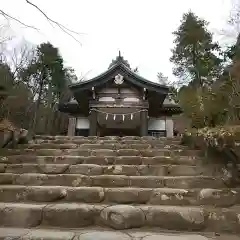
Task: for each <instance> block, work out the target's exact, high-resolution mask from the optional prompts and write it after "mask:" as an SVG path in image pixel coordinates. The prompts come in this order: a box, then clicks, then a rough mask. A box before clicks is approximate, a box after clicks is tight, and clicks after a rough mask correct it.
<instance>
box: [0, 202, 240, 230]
mask: <svg viewBox="0 0 240 240" xmlns="http://www.w3.org/2000/svg"><path fill="white" fill-rule="evenodd" d="M239 214H240V208H239V207H233V208H224V209H221V208H211V207H182V206H177V207H176V206H175V207H173V206H151V205H150V206H149V205H136V206H132V205H107V204H105V205H99V204H94V205H92V204H78V203H58V204H23V203H0V226H1V227H19V228H32V227H38V226H41V227H47V228H48V227H57V228H81V227H88V226H106V227H109V228H112V229H118V230H123V229H131V228H141V227H144V226H145V227H158V228H161V229H168V230H182V231H184V230H187V231H214V232H231V233H234V232H240V228H239Z"/></svg>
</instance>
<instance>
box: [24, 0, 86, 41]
mask: <svg viewBox="0 0 240 240" xmlns="http://www.w3.org/2000/svg"><path fill="white" fill-rule="evenodd" d="M26 2H27V3H28V4H30V5H32V6H33V7H35V8H36V9H37V10H38V11H39V12H41V13H42V14H43V16H44V17H45V18H46V19H47V20H48V21H49V22H50V24H51V25H52V23H54V24H55V25H57V26H58V27H59V28H60V29H61V30H62V31H63V32H64V33H66V34H67V35H69V36H70V37H72V38H73V39H74V40H75V41H77V42H78V43H80V44H81V42H80V41H79V40H78V39H77V38H75V37H74V36H73V35H72V34H71V33H74V34H78V35H81V34H82V33H78V32H75V31H73V30H71V29H69V28H67V27H66V26H64V25H62V24H61V23H59V22H57V21H55V20H53V19H51V18H49V17H48V15H47V14H46V13H45V12H44V11H43V10H42V9H40V8H39V7H38V6H37V5H36V4H34V3H32V2H30V1H28V0H26ZM52 26H53V25H52ZM81 45H82V44H81Z"/></svg>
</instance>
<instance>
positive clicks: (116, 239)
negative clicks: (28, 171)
mask: <svg viewBox="0 0 240 240" xmlns="http://www.w3.org/2000/svg"><path fill="white" fill-rule="evenodd" d="M239 238H240V237H239V236H237V235H235V234H226V233H222V234H214V233H212V232H210V233H208V232H207V233H205V232H202V233H186V232H177V233H176V232H170V231H165V232H164V231H161V232H159V231H157V230H156V229H154V228H145V229H143V230H142V229H140V230H139V231H138V230H136V229H134V230H124V231H119V230H118V231H114V230H111V229H109V228H103V227H99V228H89V227H88V228H86V227H85V228H78V229H65V230H61V229H55V228H52V229H49V228H32V229H29V228H8V227H5V228H0V239H2V240H10V239H21V240H213V239H214V240H226V239H228V240H239Z"/></svg>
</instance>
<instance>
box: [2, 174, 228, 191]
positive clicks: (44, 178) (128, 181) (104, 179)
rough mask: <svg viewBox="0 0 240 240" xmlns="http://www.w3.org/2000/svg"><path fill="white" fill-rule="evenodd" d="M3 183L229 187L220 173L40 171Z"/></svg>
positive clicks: (5, 176) (4, 179) (8, 176)
mask: <svg viewBox="0 0 240 240" xmlns="http://www.w3.org/2000/svg"><path fill="white" fill-rule="evenodd" d="M0 184H1V185H5V184H16V185H26V186H42V185H44V186H73V187H80V186H86V187H92V186H96V187H98V186H99V187H140V188H161V187H168V188H188V189H189V188H222V187H225V184H224V182H223V180H222V179H221V178H220V177H213V176H186V177H185V176H183V177H181V176H180V177H170V176H168V177H159V176H124V175H99V176H86V175H81V174H50V175H49V174H39V173H23V174H14V173H1V174H0Z"/></svg>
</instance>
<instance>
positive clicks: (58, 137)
mask: <svg viewBox="0 0 240 240" xmlns="http://www.w3.org/2000/svg"><path fill="white" fill-rule="evenodd" d="M34 139H40V140H59V139H60V140H91V141H92V140H117V141H125V140H141V141H152V140H154V141H166V140H168V141H181V137H169V138H168V137H160V138H156V137H151V136H146V137H138V136H125V137H118V136H104V137H97V136H89V137H83V136H63V135H59V136H50V135H35V136H34Z"/></svg>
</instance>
